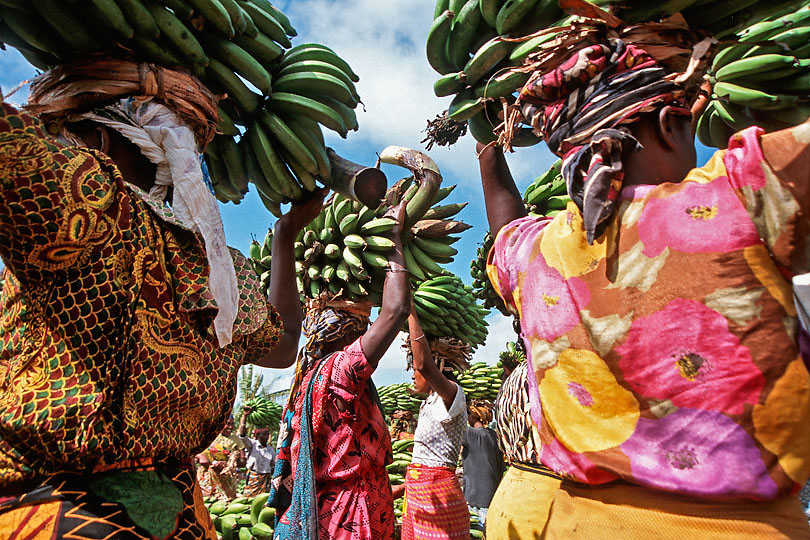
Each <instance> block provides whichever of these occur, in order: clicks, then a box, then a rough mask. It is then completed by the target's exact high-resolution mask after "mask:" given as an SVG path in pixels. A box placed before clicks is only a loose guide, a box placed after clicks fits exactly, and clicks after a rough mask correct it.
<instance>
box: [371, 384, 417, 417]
mask: <svg viewBox="0 0 810 540" xmlns="http://www.w3.org/2000/svg"><path fill="white" fill-rule="evenodd" d="M377 394H378V395H379V396H380V403H382V406H383V412H385V415H386V416H391V415H392V414H394V412H395V411H409V412H412V413H413V414H418V413H419V407H420V406H421V405H422V400H423V399H424V396H419V395H417V394H414V393H413V388H412V387H411V385H410V384H409V383H398V384H389V385H387V386H380V387H379V388H377Z"/></svg>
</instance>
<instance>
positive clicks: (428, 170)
mask: <svg viewBox="0 0 810 540" xmlns="http://www.w3.org/2000/svg"><path fill="white" fill-rule="evenodd" d="M380 161H381V162H383V163H388V164H391V165H399V166H400V167H404V168H406V169H409V170H410V171H411V172H412V173H413V176H414V178H415V179H416V180H417V181H418V182H419V190H418V191H417V192H416V195H414V196H413V198H412V199H411V200H410V201H408V204H407V206H406V207H405V226H404V228H403V229H404V230H407V229H409V228H411V227H412V226H413V225H414V224H415V223H416V222H417V221H419V220H420V219H422V216H424V215H425V212H427V210H428V208H430V205H431V204H432V203H433V200H434V199H435V198H436V194H437V193H438V192H439V187H440V186H441V183H442V174H441V172H440V171H439V167H438V166H437V165H436V163H435V162H434V161H433V160H432V159H430V157H428V156H427V154H424V153H423V152H419V151H418V150H411V149H409V148H405V147H403V146H388V147H386V148H385V149H384V150H383V151H382V152H380Z"/></svg>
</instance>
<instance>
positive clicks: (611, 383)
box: [540, 349, 639, 453]
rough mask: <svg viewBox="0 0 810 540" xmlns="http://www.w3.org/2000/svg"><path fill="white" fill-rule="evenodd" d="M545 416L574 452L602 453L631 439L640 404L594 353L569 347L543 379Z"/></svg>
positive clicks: (560, 439)
mask: <svg viewBox="0 0 810 540" xmlns="http://www.w3.org/2000/svg"><path fill="white" fill-rule="evenodd" d="M540 401H541V404H542V408H543V414H544V416H545V418H546V420H547V421H548V423H549V425H550V426H551V428H552V429H553V430H554V433H555V434H556V436H557V439H559V441H560V442H561V443H563V444H564V445H565V446H566V447H567V448H568V449H570V450H571V451H573V452H577V453H582V452H599V451H602V450H606V449H608V448H613V447H615V446H618V445H620V444H621V443H623V442H624V441H626V440H627V439H628V438H629V437H630V436H631V435H632V434H633V431H634V430H635V427H636V423H637V422H638V418H639V405H638V401H636V398H635V397H634V396H633V394H632V393H631V392H630V391H629V390H627V389H625V388H623V387H622V386H620V385H619V383H618V382H617V381H616V379H615V377H614V376H613V374H612V373H611V372H610V369H609V368H608V366H607V365H606V364H605V362H604V361H603V360H602V359H601V358H600V357H599V356H598V355H597V354H596V353H594V352H592V351H587V350H581V349H567V350H565V351H563V353H562V354H560V356H559V358H558V359H557V364H556V365H555V366H554V367H553V368H551V369H549V370H547V371H546V372H545V374H544V375H543V379H542V380H541V381H540Z"/></svg>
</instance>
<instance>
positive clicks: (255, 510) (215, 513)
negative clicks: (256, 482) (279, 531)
mask: <svg viewBox="0 0 810 540" xmlns="http://www.w3.org/2000/svg"><path fill="white" fill-rule="evenodd" d="M269 496H270V494H269V493H262V494H261V495H257V496H256V497H238V498H236V499H234V500H232V501H229V502H226V501H219V500H217V499H216V497H205V498H203V503H204V504H205V506H206V508H207V509H208V512H209V514H210V515H211V520H212V521H213V523H214V529H216V531H217V534H218V536H220V537H221V538H223V540H225V539H228V540H251V539H255V540H271V539H272V538H273V524H274V523H275V516H276V509H275V508H271V507H268V506H265V503H266V502H267V499H268V498H269Z"/></svg>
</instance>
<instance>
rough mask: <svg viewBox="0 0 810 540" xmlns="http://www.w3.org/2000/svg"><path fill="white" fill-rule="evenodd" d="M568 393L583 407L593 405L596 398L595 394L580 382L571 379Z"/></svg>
mask: <svg viewBox="0 0 810 540" xmlns="http://www.w3.org/2000/svg"><path fill="white" fill-rule="evenodd" d="M568 393H569V394H570V395H571V396H572V397H573V398H574V399H576V400H577V401H579V404H580V405H582V406H583V407H593V404H594V400H593V396H592V395H591V393H590V392H588V390H587V389H586V388H585V387H584V386H582V385H581V384H579V383H578V382H574V381H569V382H568Z"/></svg>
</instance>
